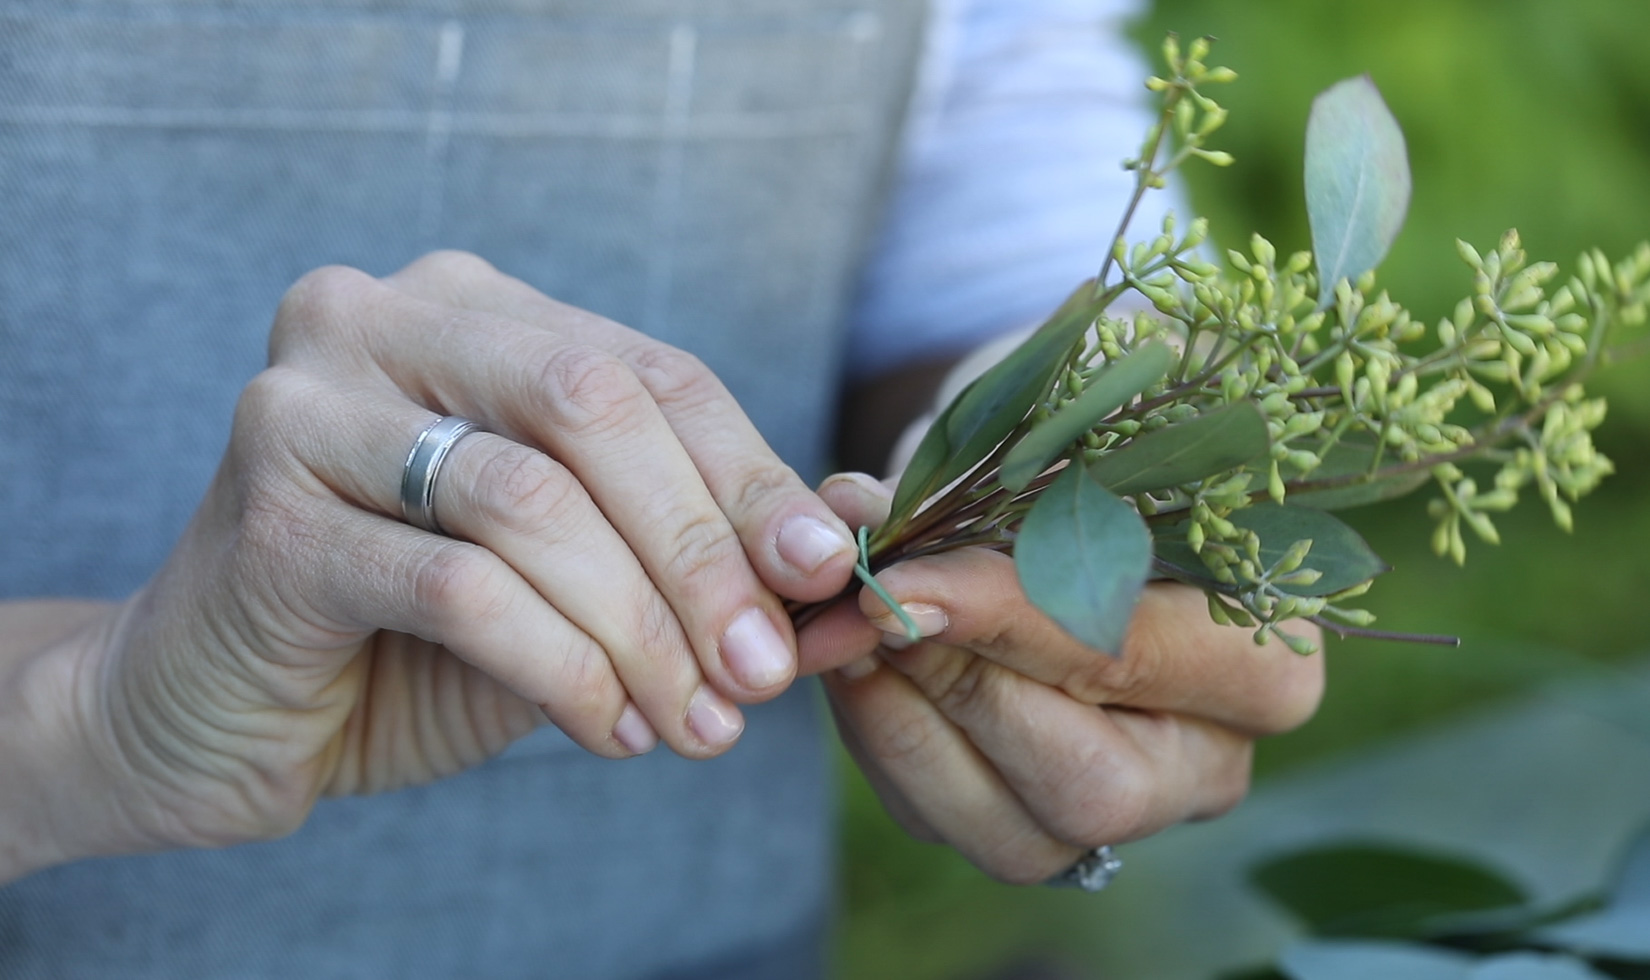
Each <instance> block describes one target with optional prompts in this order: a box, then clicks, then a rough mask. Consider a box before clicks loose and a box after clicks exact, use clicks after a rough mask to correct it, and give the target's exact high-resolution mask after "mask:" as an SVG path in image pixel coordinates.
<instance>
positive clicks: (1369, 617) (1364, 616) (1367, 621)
mask: <svg viewBox="0 0 1650 980" xmlns="http://www.w3.org/2000/svg"><path fill="white" fill-rule="evenodd" d="M1330 615H1331V616H1334V617H1335V618H1336V619H1338V620H1340V621H1341V622H1343V623H1345V624H1347V625H1348V626H1369V625H1371V624H1372V623H1374V622H1375V614H1374V613H1372V612H1370V611H1369V610H1367V609H1336V610H1334V611H1332V612H1331V613H1330Z"/></svg>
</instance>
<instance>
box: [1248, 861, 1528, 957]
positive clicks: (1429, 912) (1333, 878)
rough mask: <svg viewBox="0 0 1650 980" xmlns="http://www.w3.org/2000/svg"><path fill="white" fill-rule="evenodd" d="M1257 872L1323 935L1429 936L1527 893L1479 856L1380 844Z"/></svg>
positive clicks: (1254, 874)
mask: <svg viewBox="0 0 1650 980" xmlns="http://www.w3.org/2000/svg"><path fill="white" fill-rule="evenodd" d="M1250 880H1251V881H1253V882H1254V883H1255V884H1256V885H1257V886H1258V887H1259V888H1260V889H1261V890H1262V891H1263V892H1265V893H1266V894H1267V896H1268V897H1270V898H1271V899H1272V900H1273V901H1275V902H1277V903H1278V904H1280V905H1282V906H1283V907H1284V908H1286V909H1288V910H1289V911H1290V912H1292V913H1294V914H1295V915H1296V916H1298V917H1299V918H1300V919H1301V920H1302V921H1303V922H1305V924H1306V926H1307V928H1308V929H1310V930H1311V931H1312V933H1313V934H1314V935H1319V936H1362V937H1382V938H1386V937H1391V938H1410V937H1427V936H1430V935H1432V934H1433V933H1434V932H1435V931H1436V930H1437V929H1438V927H1439V926H1440V925H1441V924H1443V923H1447V922H1448V920H1449V919H1450V918H1451V917H1455V916H1460V915H1462V914H1465V913H1473V912H1485V911H1489V910H1491V909H1507V908H1515V907H1518V906H1521V905H1524V904H1525V901H1526V900H1525V896H1524V892H1523V891H1522V890H1521V889H1520V888H1519V887H1518V886H1517V885H1515V884H1513V883H1512V882H1510V881H1508V880H1507V879H1505V878H1503V877H1501V876H1500V875H1499V874H1496V873H1495V872H1493V871H1491V870H1490V869H1488V868H1486V867H1484V866H1482V865H1480V864H1477V863H1475V862H1471V861H1467V860H1463V859H1461V858H1458V857H1453V856H1444V855H1438V854H1426V853H1421V852H1417V851H1412V850H1407V849H1402V848H1397V847H1390V846H1383V845H1376V844H1340V845H1328V846H1324V847H1319V848H1315V849H1313V850H1309V851H1302V852H1298V853H1294V854H1289V855H1285V856H1283V857H1280V858H1275V859H1273V860H1271V861H1267V862H1265V863H1263V864H1261V865H1259V866H1257V867H1256V868H1254V869H1253V870H1252V871H1251V872H1250ZM1354 882H1355V883H1356V887H1350V885H1349V883H1354Z"/></svg>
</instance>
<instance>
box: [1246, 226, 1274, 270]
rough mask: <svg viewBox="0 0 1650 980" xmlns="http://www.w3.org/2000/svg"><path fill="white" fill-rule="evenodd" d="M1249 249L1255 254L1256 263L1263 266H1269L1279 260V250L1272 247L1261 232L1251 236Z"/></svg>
mask: <svg viewBox="0 0 1650 980" xmlns="http://www.w3.org/2000/svg"><path fill="white" fill-rule="evenodd" d="M1249 249H1250V251H1251V252H1253V253H1254V256H1255V261H1257V262H1259V263H1260V264H1261V265H1267V266H1269V265H1271V264H1272V263H1273V262H1275V261H1276V260H1277V257H1278V250H1277V249H1275V248H1273V247H1272V243H1271V242H1269V241H1267V240H1266V239H1265V238H1262V237H1261V235H1260V233H1259V232H1256V233H1255V234H1254V235H1252V236H1250V238H1249Z"/></svg>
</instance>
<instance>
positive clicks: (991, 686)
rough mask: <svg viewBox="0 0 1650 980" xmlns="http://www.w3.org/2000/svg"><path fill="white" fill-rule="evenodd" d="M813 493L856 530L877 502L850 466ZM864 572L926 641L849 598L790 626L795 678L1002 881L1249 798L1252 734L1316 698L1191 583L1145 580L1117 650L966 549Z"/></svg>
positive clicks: (894, 789)
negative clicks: (807, 681)
mask: <svg viewBox="0 0 1650 980" xmlns="http://www.w3.org/2000/svg"><path fill="white" fill-rule="evenodd" d="M820 495H821V496H822V497H824V498H825V500H827V501H828V502H829V503H830V504H831V505H832V507H833V508H835V510H836V511H837V513H838V514H840V515H841V516H842V517H843V518H844V519H845V520H846V521H847V522H848V523H849V524H850V525H853V526H857V525H860V524H864V525H868V526H872V527H875V526H876V525H877V524H879V523H880V522H881V521H882V520H883V519H884V518H885V517H886V515H887V511H888V504H889V501H890V499H891V494H890V492H889V491H888V489H887V487H885V486H884V485H882V484H880V483H878V482H877V481H875V480H874V479H872V478H871V477H867V476H861V475H839V476H837V477H833V478H831V479H829V480H827V481H826V482H825V484H824V485H823V486H822V487H821V488H820ZM877 578H878V580H879V581H880V582H881V583H882V584H883V585H884V587H885V588H886V589H887V590H888V592H889V593H890V594H891V595H892V596H893V597H894V598H895V600H896V601H898V602H899V603H900V604H901V605H904V606H906V608H907V610H908V611H909V612H910V613H911V614H912V617H913V619H914V620H915V621H916V623H917V625H918V626H919V628H920V629H921V631H922V633H923V634H924V639H923V641H922V642H920V643H917V644H915V645H908V641H906V640H905V638H904V630H903V627H902V626H901V624H900V623H899V621H898V620H897V619H896V618H895V617H894V615H893V614H892V613H891V612H890V611H889V610H888V609H887V607H886V606H884V605H883V604H882V601H881V600H880V599H878V598H877V597H876V596H875V595H873V594H872V593H871V592H870V591H869V590H862V591H861V592H860V594H859V598H858V601H857V603H856V602H853V601H845V602H843V603H840V604H838V605H837V606H835V607H833V608H831V609H830V610H829V611H827V612H826V613H825V614H824V615H822V616H820V617H819V618H818V619H816V620H815V621H814V622H812V623H810V624H809V625H808V626H807V627H806V628H805V629H804V630H803V631H802V634H801V638H800V643H801V646H800V649H801V656H802V668H803V670H804V671H805V672H815V671H824V672H825V676H824V683H825V688H826V691H827V692H828V694H829V696H830V701H831V705H832V708H833V710H834V712H835V715H836V718H837V721H838V727H839V730H840V732H841V735H842V739H843V742H844V743H845V745H846V746H847V748H848V750H849V752H850V753H851V754H852V755H853V756H854V758H855V759H856V761H857V762H858V763H859V765H860V767H861V769H862V770H863V771H864V772H865V775H866V778H867V780H868V781H869V782H870V784H871V785H872V787H873V788H874V789H875V790H876V792H877V794H878V795H879V796H880V798H881V799H882V802H883V804H884V805H885V806H886V807H887V809H888V811H889V812H890V814H892V815H893V817H894V818H895V819H896V820H897V821H898V822H899V823H900V824H901V826H903V827H904V828H905V829H906V830H907V831H908V832H909V833H911V834H912V835H913V836H915V837H918V838H919V839H922V840H927V841H935V842H943V843H946V844H949V845H950V846H952V847H955V848H956V849H957V850H958V851H960V852H962V853H963V854H964V855H965V856H966V857H967V858H968V859H969V860H970V861H972V862H973V863H975V864H976V865H978V866H979V867H981V868H982V869H984V870H985V871H986V872H988V873H989V874H991V875H993V876H994V877H997V878H999V879H1002V880H1004V881H1009V882H1015V883H1022V884H1031V883H1036V882H1041V881H1046V880H1047V879H1048V878H1050V877H1051V876H1053V875H1055V874H1057V873H1058V872H1060V871H1062V870H1064V869H1065V868H1067V867H1069V866H1070V865H1071V864H1072V863H1073V862H1075V861H1076V860H1077V859H1078V858H1079V857H1081V856H1082V855H1083V854H1084V853H1085V852H1088V851H1090V850H1092V849H1093V848H1095V847H1097V846H1099V845H1102V844H1117V843H1122V842H1126V841H1130V840H1135V839H1138V838H1141V837H1145V836H1148V835H1150V834H1153V833H1155V832H1157V831H1158V830H1161V829H1163V828H1165V827H1168V826H1170V825H1172V824H1175V823H1179V822H1181V821H1185V820H1197V819H1203V818H1208V817H1213V816H1217V815H1219V814H1221V813H1224V812H1225V811H1226V810H1228V809H1230V808H1231V807H1233V806H1235V805H1236V804H1237V802H1238V801H1239V800H1241V799H1242V797H1243V795H1244V794H1245V792H1246V791H1247V788H1248V783H1249V766H1250V757H1251V749H1252V744H1253V741H1254V739H1255V738H1257V737H1259V736H1262V735H1267V734H1273V733H1277V732H1282V731H1287V730H1289V729H1291V728H1294V727H1296V726H1298V725H1300V724H1301V723H1302V722H1304V721H1305V720H1306V719H1307V718H1308V717H1310V715H1311V714H1312V712H1313V711H1314V710H1315V709H1316V707H1317V704H1318V701H1319V699H1320V698H1321V696H1322V690H1323V658H1322V656H1321V655H1313V656H1310V657H1301V656H1299V655H1297V654H1295V653H1292V652H1291V651H1289V649H1288V648H1287V647H1285V646H1284V645H1283V644H1282V643H1280V642H1277V641H1276V640H1273V641H1272V642H1269V643H1267V644H1266V645H1264V646H1256V645H1255V643H1254V642H1253V640H1252V639H1251V637H1250V631H1248V630H1243V629H1240V628H1236V627H1223V626H1219V625H1217V624H1215V623H1214V622H1212V621H1211V620H1210V619H1209V616H1208V614H1207V612H1206V610H1205V608H1204V606H1205V602H1204V598H1203V595H1202V593H1201V592H1198V591H1197V590H1195V589H1191V588H1187V587H1185V586H1181V585H1177V584H1172V583H1157V584H1153V585H1151V586H1149V587H1148V588H1147V590H1146V592H1145V594H1144V596H1143V597H1142V598H1141V600H1140V603H1139V605H1138V606H1137V607H1136V609H1135V613H1134V618H1133V621H1132V622H1131V624H1130V628H1129V633H1128V637H1127V639H1126V640H1125V641H1124V645H1123V651H1122V655H1121V656H1119V657H1115V658H1114V657H1109V656H1106V655H1104V654H1102V653H1100V652H1098V651H1095V650H1092V649H1089V648H1087V647H1085V646H1083V645H1081V644H1079V643H1077V642H1076V641H1074V640H1073V639H1071V637H1070V636H1068V635H1067V634H1066V633H1065V632H1064V631H1062V630H1061V629H1060V628H1059V627H1058V626H1056V625H1055V624H1054V623H1053V622H1052V621H1051V620H1049V619H1048V618H1047V617H1045V616H1044V615H1043V614H1042V613H1041V612H1039V611H1038V610H1037V609H1036V608H1035V607H1034V606H1032V605H1031V604H1030V603H1029V602H1028V601H1027V600H1026V598H1025V596H1024V593H1023V592H1022V591H1021V589H1020V587H1019V582H1018V579H1017V577H1016V574H1015V571H1014V563H1013V560H1012V559H1011V558H1010V557H1009V556H1007V555H1003V554H999V553H997V552H993V551H986V550H983V549H978V548H970V549H962V550H959V551H955V552H950V553H946V554H942V555H935V556H932V557H927V558H919V559H914V560H911V561H907V562H903V563H900V564H897V565H894V566H892V567H890V568H887V569H884V570H883V571H882V572H880V573H879V574H878V576H877ZM1292 628H1298V629H1299V630H1303V631H1305V630H1311V629H1312V627H1310V626H1308V625H1306V624H1300V625H1299V626H1298V627H1292ZM833 668H834V669H833Z"/></svg>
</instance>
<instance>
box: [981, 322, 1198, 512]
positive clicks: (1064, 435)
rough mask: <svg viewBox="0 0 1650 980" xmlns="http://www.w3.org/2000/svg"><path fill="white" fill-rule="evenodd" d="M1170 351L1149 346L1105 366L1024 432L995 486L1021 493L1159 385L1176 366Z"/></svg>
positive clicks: (1157, 345) (1155, 343)
mask: <svg viewBox="0 0 1650 980" xmlns="http://www.w3.org/2000/svg"><path fill="white" fill-rule="evenodd" d="M1174 358H1175V354H1174V350H1173V349H1172V348H1170V347H1169V345H1168V344H1165V343H1161V342H1158V341H1153V342H1151V343H1148V344H1146V345H1145V346H1143V347H1140V348H1139V349H1137V350H1133V351H1130V352H1129V354H1128V356H1126V357H1124V358H1123V359H1122V360H1120V361H1117V362H1116V363H1113V364H1108V365H1107V366H1106V367H1105V368H1104V369H1102V370H1101V371H1100V372H1099V373H1098V374H1096V375H1095V376H1094V378H1092V379H1091V380H1090V381H1089V383H1088V385H1087V386H1086V387H1084V388H1083V391H1082V393H1080V394H1079V395H1078V396H1077V397H1076V398H1074V399H1072V400H1071V402H1070V403H1068V404H1067V405H1065V406H1064V407H1062V408H1061V409H1060V410H1059V411H1058V412H1056V413H1054V414H1053V415H1052V416H1050V417H1049V418H1048V419H1046V420H1044V421H1043V422H1042V424H1040V425H1038V426H1037V427H1036V428H1034V429H1032V430H1031V431H1030V432H1028V433H1026V434H1025V436H1024V437H1023V438H1021V439H1020V441H1019V442H1018V443H1017V444H1015V446H1014V448H1013V449H1011V450H1009V452H1008V455H1007V456H1005V457H1003V465H1002V466H1001V467H1000V468H999V470H998V476H997V482H999V483H1001V484H1002V485H1003V486H1005V487H1007V488H1008V489H1009V490H1011V491H1013V492H1015V493H1019V492H1020V491H1021V490H1024V489H1025V488H1026V485H1027V484H1028V483H1030V482H1031V481H1032V480H1034V479H1036V477H1037V474H1039V473H1041V472H1043V470H1045V469H1047V468H1048V467H1049V465H1050V464H1052V463H1053V462H1054V461H1055V460H1056V459H1057V458H1059V456H1060V454H1061V453H1062V452H1064V451H1065V450H1066V447H1068V446H1070V445H1071V444H1072V443H1073V442H1074V441H1076V440H1077V439H1079V438H1081V437H1082V435H1083V433H1085V432H1087V431H1088V430H1090V429H1092V428H1094V426H1095V425H1096V424H1097V423H1099V422H1100V421H1102V420H1103V419H1105V417H1106V416H1108V415H1110V414H1111V413H1113V412H1115V411H1117V410H1118V409H1119V408H1122V407H1123V406H1124V405H1126V404H1128V403H1129V402H1130V401H1132V400H1134V397H1135V396H1136V395H1138V394H1140V393H1141V392H1143V391H1145V390H1146V389H1147V388H1150V387H1151V386H1152V385H1154V384H1157V383H1158V382H1159V381H1162V380H1163V378H1164V376H1165V375H1167V374H1168V373H1169V368H1170V367H1172V366H1173V365H1174Z"/></svg>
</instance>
